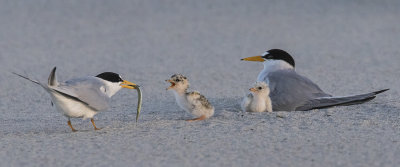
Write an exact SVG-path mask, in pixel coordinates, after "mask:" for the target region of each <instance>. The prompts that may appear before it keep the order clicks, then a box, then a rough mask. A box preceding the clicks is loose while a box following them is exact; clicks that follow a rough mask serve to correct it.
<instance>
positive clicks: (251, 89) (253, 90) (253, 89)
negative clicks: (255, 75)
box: [249, 88, 257, 92]
mask: <svg viewBox="0 0 400 167" xmlns="http://www.w3.org/2000/svg"><path fill="white" fill-rule="evenodd" d="M249 90H250V91H252V92H256V91H257V90H256V89H255V88H250V89H249Z"/></svg>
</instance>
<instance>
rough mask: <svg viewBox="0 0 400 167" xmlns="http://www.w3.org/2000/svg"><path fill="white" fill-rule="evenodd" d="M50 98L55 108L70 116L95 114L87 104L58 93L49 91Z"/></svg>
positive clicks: (82, 116) (79, 116)
mask: <svg viewBox="0 0 400 167" xmlns="http://www.w3.org/2000/svg"><path fill="white" fill-rule="evenodd" d="M51 98H52V101H53V103H54V105H55V106H56V108H57V110H58V111H59V112H61V113H62V114H64V115H65V116H67V117H70V118H83V119H86V118H93V116H94V115H96V114H97V112H96V111H95V110H93V109H92V108H90V107H88V106H87V105H85V104H83V103H81V102H78V101H75V100H72V99H69V98H66V97H64V96H62V95H60V94H58V93H51Z"/></svg>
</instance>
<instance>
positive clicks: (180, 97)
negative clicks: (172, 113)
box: [165, 74, 214, 121]
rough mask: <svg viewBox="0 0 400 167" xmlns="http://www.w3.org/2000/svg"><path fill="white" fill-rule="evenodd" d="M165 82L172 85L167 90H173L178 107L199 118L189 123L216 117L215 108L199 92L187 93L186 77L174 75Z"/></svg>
mask: <svg viewBox="0 0 400 167" xmlns="http://www.w3.org/2000/svg"><path fill="white" fill-rule="evenodd" d="M165 81H166V82H169V83H171V86H170V87H168V88H167V90H172V92H173V93H174V95H175V99H176V102H177V103H178V106H179V107H181V108H182V109H183V110H185V111H186V112H188V113H191V114H192V115H194V116H196V117H197V118H194V119H190V120H187V121H198V120H204V119H207V118H210V117H211V116H212V115H214V107H213V106H212V105H211V104H210V103H209V102H208V100H207V99H206V98H205V97H204V96H203V95H201V94H200V93H199V92H197V91H193V92H188V91H187V89H188V88H189V81H188V79H187V78H186V77H185V76H183V75H181V74H174V75H172V76H171V78H170V79H168V80H165Z"/></svg>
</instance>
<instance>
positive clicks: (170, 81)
mask: <svg viewBox="0 0 400 167" xmlns="http://www.w3.org/2000/svg"><path fill="white" fill-rule="evenodd" d="M165 82H169V83H171V86H169V87H168V88H167V90H169V89H172V88H173V87H174V86H175V82H172V80H170V79H167V80H165Z"/></svg>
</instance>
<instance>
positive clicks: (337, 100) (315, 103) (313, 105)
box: [296, 89, 389, 110]
mask: <svg viewBox="0 0 400 167" xmlns="http://www.w3.org/2000/svg"><path fill="white" fill-rule="evenodd" d="M387 90H389V89H383V90H380V91H375V92H371V93H365V94H360V95H353V96H344V97H321V98H316V99H312V100H309V101H308V102H307V103H306V104H304V105H302V106H299V107H297V108H296V110H311V109H321V108H328V107H333V106H343V105H354V104H361V103H364V102H367V101H370V100H372V99H374V98H375V97H376V95H377V94H380V93H383V92H385V91H387Z"/></svg>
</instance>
